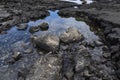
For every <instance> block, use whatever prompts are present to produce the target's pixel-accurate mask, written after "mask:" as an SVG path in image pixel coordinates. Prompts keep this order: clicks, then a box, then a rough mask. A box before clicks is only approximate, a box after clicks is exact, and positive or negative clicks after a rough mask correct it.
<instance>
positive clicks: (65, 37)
mask: <svg viewBox="0 0 120 80" xmlns="http://www.w3.org/2000/svg"><path fill="white" fill-rule="evenodd" d="M81 39H83V36H82V34H81V33H80V32H79V30H78V29H76V28H74V27H70V28H68V29H67V31H66V32H64V33H62V34H61V35H60V40H61V41H62V42H64V43H70V42H75V41H79V40H81Z"/></svg>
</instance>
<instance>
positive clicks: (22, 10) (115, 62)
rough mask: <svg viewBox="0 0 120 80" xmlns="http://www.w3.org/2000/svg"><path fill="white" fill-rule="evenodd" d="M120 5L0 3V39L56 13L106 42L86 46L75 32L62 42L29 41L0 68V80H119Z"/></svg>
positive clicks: (48, 38) (45, 38) (101, 2)
mask: <svg viewBox="0 0 120 80" xmlns="http://www.w3.org/2000/svg"><path fill="white" fill-rule="evenodd" d="M106 3H107V4H106ZM119 3H120V1H119V0H114V1H109V0H99V1H96V2H94V3H92V4H84V5H78V4H73V3H69V2H64V1H63V2H61V1H54V0H51V1H48V0H42V1H40V0H33V1H31V0H24V1H22V2H20V0H1V1H0V34H6V31H7V30H9V29H10V28H11V27H12V26H14V25H19V24H20V23H25V22H28V21H29V20H36V19H39V18H45V17H46V16H48V15H50V14H49V12H48V10H50V9H51V10H59V15H61V16H64V17H71V16H72V17H77V18H76V19H82V20H84V21H86V22H87V23H90V24H93V25H95V27H96V26H97V27H99V28H100V29H101V30H102V31H103V32H101V33H102V35H104V37H103V36H101V38H102V39H101V41H98V40H97V41H94V42H92V43H88V42H86V41H84V39H83V38H82V37H84V36H82V35H81V34H80V32H79V31H77V30H76V29H74V28H70V29H69V28H68V30H66V32H64V33H63V34H61V36H60V37H59V36H55V35H47V36H46V35H43V36H32V37H31V42H30V43H24V42H21V41H18V42H17V43H15V44H14V48H13V49H14V50H13V53H12V54H10V55H9V57H7V58H6V59H5V63H4V65H3V66H1V65H0V80H119V79H120V77H119V74H120V65H119V64H120V59H119V56H120V53H119V51H120V34H119V33H120V23H119V22H120V18H119V17H120V15H119V13H120V8H119V7H120V4H119ZM75 6H77V8H75ZM19 26H21V27H18V28H19V29H25V28H26V27H25V26H24V25H19ZM47 29H48V25H47ZM96 32H97V31H96ZM71 33H73V34H71ZM75 34H77V35H76V36H75ZM98 34H99V33H98ZM99 35H101V34H99ZM43 46H44V47H43ZM38 48H39V49H40V48H42V49H44V51H43V52H42V51H41V50H39V49H38ZM46 51H47V52H46ZM0 62H1V61H0Z"/></svg>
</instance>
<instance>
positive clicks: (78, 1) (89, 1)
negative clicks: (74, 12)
mask: <svg viewBox="0 0 120 80" xmlns="http://www.w3.org/2000/svg"><path fill="white" fill-rule="evenodd" d="M61 1H67V2H73V3H77V4H82V3H83V1H82V0H61ZM85 1H86V2H87V4H90V3H93V1H92V0H85Z"/></svg>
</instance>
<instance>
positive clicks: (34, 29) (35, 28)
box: [29, 26, 40, 33]
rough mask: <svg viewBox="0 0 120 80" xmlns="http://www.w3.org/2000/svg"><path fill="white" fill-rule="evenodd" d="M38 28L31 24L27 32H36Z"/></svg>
mask: <svg viewBox="0 0 120 80" xmlns="http://www.w3.org/2000/svg"><path fill="white" fill-rule="evenodd" d="M39 30H40V28H39V27H37V26H33V27H30V29H29V32H30V33H35V32H38V31H39Z"/></svg>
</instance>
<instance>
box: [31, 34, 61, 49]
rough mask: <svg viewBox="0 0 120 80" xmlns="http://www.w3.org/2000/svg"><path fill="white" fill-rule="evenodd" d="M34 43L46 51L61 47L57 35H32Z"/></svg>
mask: <svg viewBox="0 0 120 80" xmlns="http://www.w3.org/2000/svg"><path fill="white" fill-rule="evenodd" d="M31 39H32V41H33V44H34V45H35V46H36V47H38V48H39V49H42V50H45V51H55V50H57V49H58V48H59V42H60V40H59V37H57V36H55V35H50V34H46V35H42V36H37V37H36V36H33V37H31Z"/></svg>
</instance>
